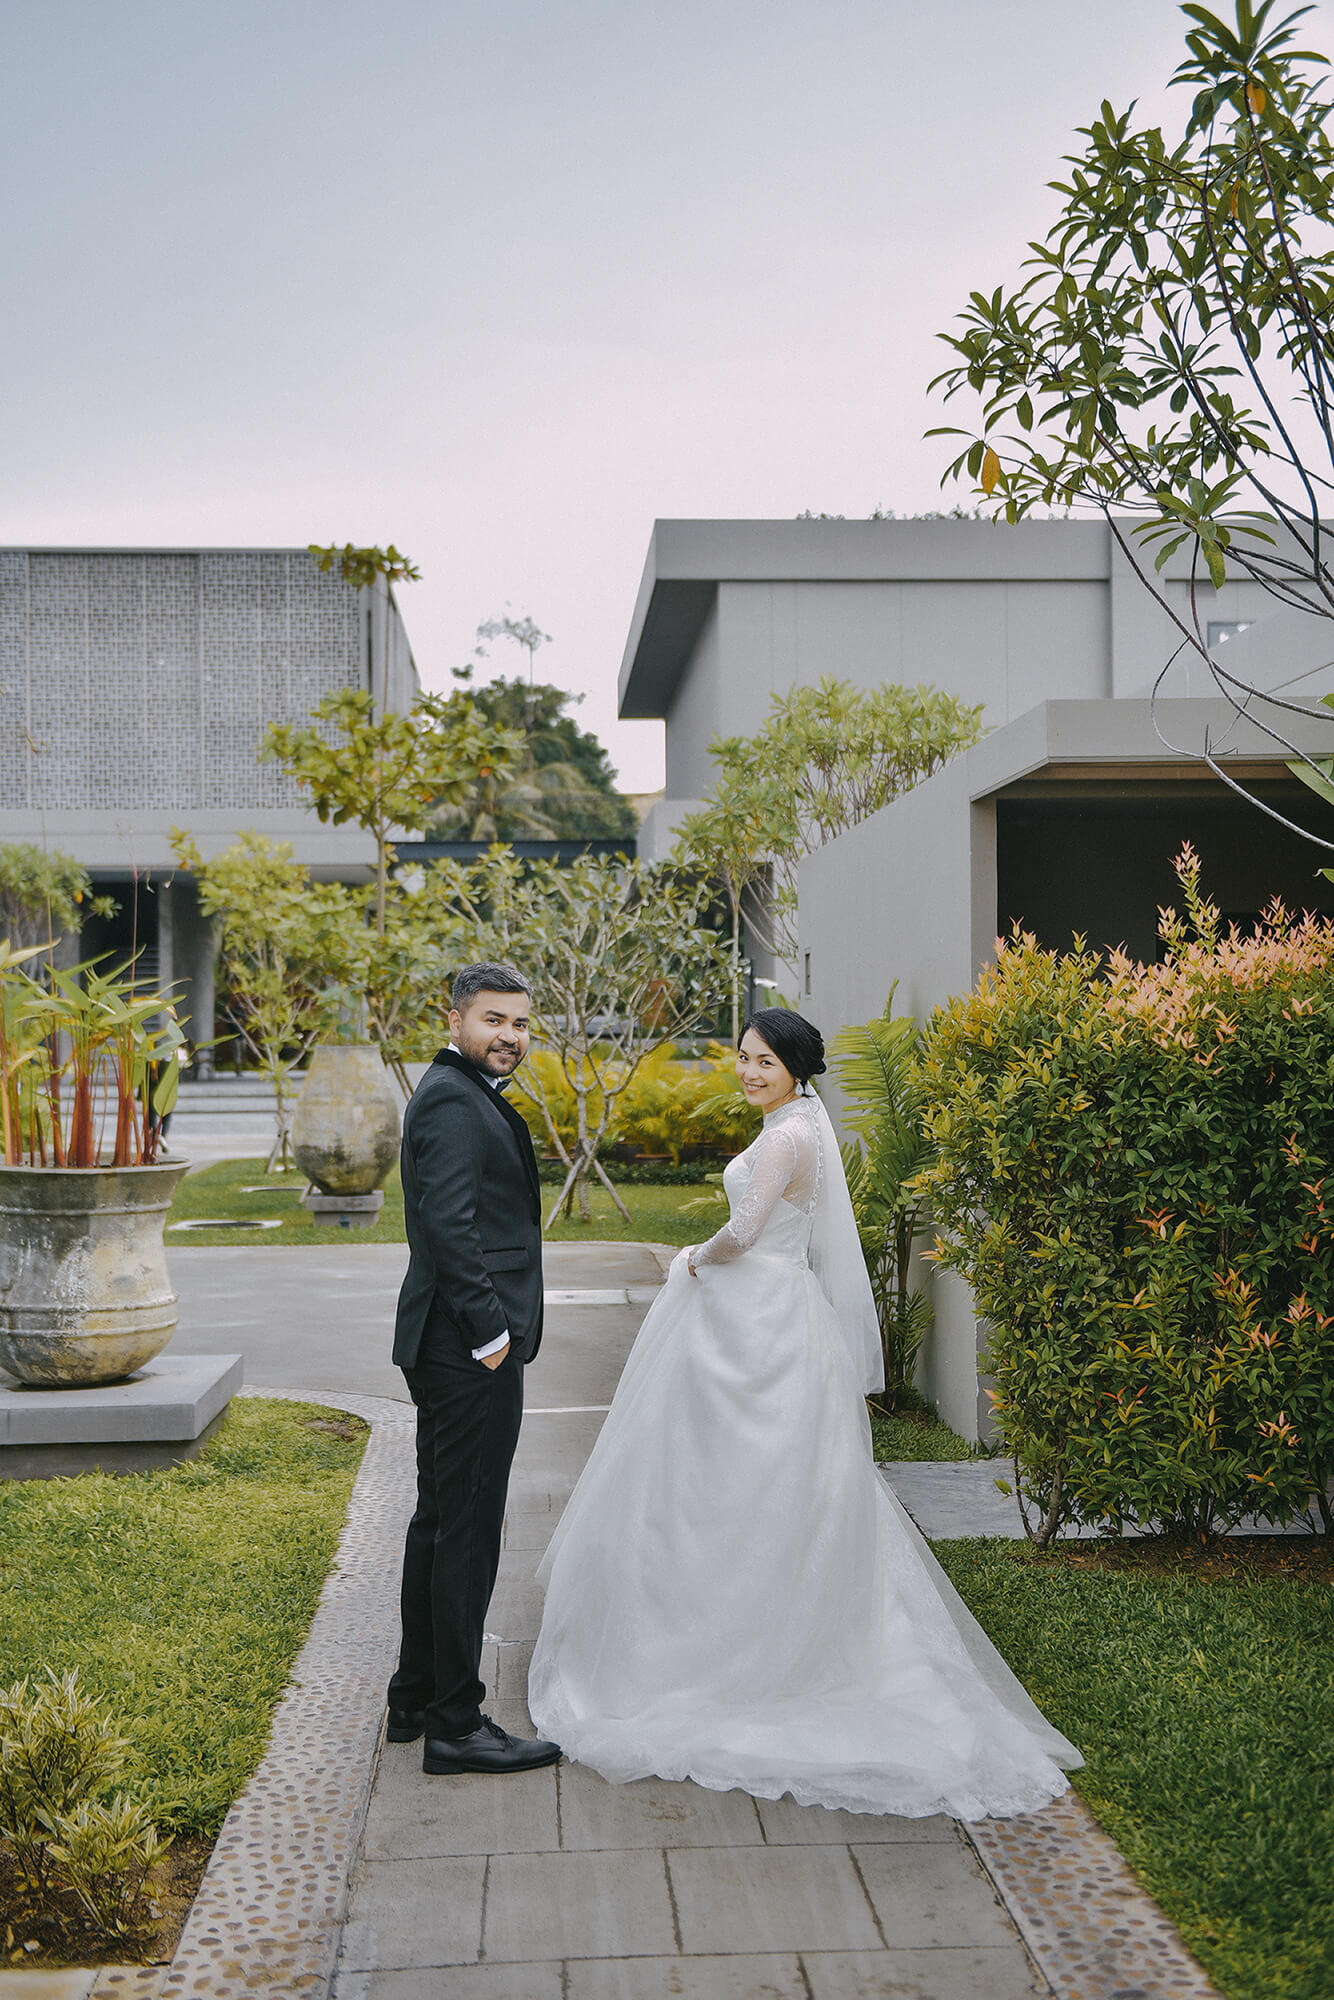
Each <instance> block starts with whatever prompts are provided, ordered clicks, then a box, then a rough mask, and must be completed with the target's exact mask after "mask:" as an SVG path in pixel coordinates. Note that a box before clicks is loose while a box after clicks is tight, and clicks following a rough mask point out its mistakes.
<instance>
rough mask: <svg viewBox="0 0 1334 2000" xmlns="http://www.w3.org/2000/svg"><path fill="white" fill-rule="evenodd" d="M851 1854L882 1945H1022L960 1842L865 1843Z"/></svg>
mask: <svg viewBox="0 0 1334 2000" xmlns="http://www.w3.org/2000/svg"><path fill="white" fill-rule="evenodd" d="M851 1853H852V1857H853V1859H854V1860H855V1861H856V1864H857V1867H858V1869H859V1871H860V1873H861V1878H862V1880H863V1882H864V1883H865V1884H866V1893H867V1895H868V1896H869V1897H870V1899H871V1903H872V1905H873V1907H874V1909H875V1913H876V1916H877V1917H878V1918H879V1920H880V1925H881V1928H882V1929H883V1931H884V1934H885V1941H886V1943H887V1944H889V1945H891V1946H894V1947H896V1948H898V1949H900V1950H903V1949H906V1948H914V1947H915V1948H920V1947H923V1946H932V1945H996V1946H1006V1945H1010V1946H1012V1947H1013V1949H1014V1950H1015V1951H1016V1952H1019V1951H1021V1950H1022V1946H1021V1945H1020V1943H1019V1933H1018V1931H1017V1930H1016V1929H1015V1927H1014V1925H1013V1923H1012V1922H1011V1921H1010V1918H1009V1916H1008V1915H1007V1914H1006V1911H1005V1908H1004V1906H1003V1905H1002V1903H1001V1900H1000V1898H999V1896H998V1895H997V1894H996V1891H995V1890H994V1889H993V1888H992V1886H991V1883H990V1882H989V1880H988V1879H987V1877H986V1876H985V1875H984V1874H983V1872H982V1869H981V1867H980V1866H979V1864H978V1862H977V1859H976V1857H975V1856H974V1855H973V1853H972V1852H971V1850H970V1849H968V1848H966V1847H965V1846H964V1845H963V1843H962V1842H961V1841H958V1840H956V1841H954V1842H952V1843H951V1844H950V1845H949V1846H945V1845H943V1844H939V1843H923V1844H922V1845H921V1846H920V1847H918V1846H906V1845H901V1844H900V1845H894V1844H889V1843H886V1844H883V1845H881V1846H878V1847H872V1846H870V1845H869V1844H868V1845H865V1846H861V1845H859V1846H857V1847H854V1848H852V1849H851Z"/></svg>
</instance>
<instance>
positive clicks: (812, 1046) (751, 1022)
mask: <svg viewBox="0 0 1334 2000" xmlns="http://www.w3.org/2000/svg"><path fill="white" fill-rule="evenodd" d="M746 1028H753V1029H754V1030H755V1032H756V1034H757V1035H758V1036H759V1038H760V1040H761V1041H762V1042H764V1043H765V1044H766V1045H767V1046H768V1047H769V1048H771V1049H772V1050H773V1052H774V1054H775V1055H776V1056H777V1057H778V1060H779V1062H780V1063H782V1065H783V1067H784V1069H789V1070H791V1072H792V1074H793V1076H794V1077H795V1078H796V1079H797V1082H798V1083H800V1084H807V1083H809V1082H810V1080H811V1078H812V1077H813V1076H823V1075H824V1070H825V1062H824V1037H823V1035H822V1034H821V1033H820V1030H819V1029H818V1028H817V1027H815V1026H814V1025H813V1024H812V1023H811V1022H810V1021H804V1020H803V1019H802V1017H801V1015H800V1014H794V1013H793V1012H792V1010H791V1008H790V1007H761V1008H760V1009H759V1010H758V1012H756V1013H754V1014H752V1015H750V1016H749V1018H748V1019H747V1022H746V1027H745V1028H743V1029H742V1030H741V1032H742V1034H743V1035H744V1034H745V1032H746ZM738 1046H739V1045H738Z"/></svg>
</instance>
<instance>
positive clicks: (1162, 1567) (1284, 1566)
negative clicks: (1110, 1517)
mask: <svg viewBox="0 0 1334 2000" xmlns="http://www.w3.org/2000/svg"><path fill="white" fill-rule="evenodd" d="M1016 1554H1017V1555H1018V1557H1019V1559H1020V1560H1021V1561H1025V1562H1031V1563H1036V1564H1045V1565H1048V1566H1050V1565H1052V1564H1059V1565H1061V1566H1063V1567H1064V1568H1066V1569H1091V1570H1095V1569H1104V1570H1124V1571H1130V1572H1132V1573H1133V1572H1135V1571H1139V1572H1140V1573H1142V1574H1143V1575H1146V1576H1156V1577H1165V1576H1179V1577H1187V1578H1193V1579H1194V1580H1195V1581H1197V1582H1201V1583H1266V1582H1277V1583H1319V1584H1334V1536H1328V1535H1228V1536H1227V1537H1226V1538H1223V1537H1219V1538H1218V1539H1216V1540H1214V1541H1210V1542H1203V1543H1200V1542H1182V1541H1175V1540H1169V1539H1168V1538H1167V1537H1166V1536H1162V1535H1146V1536H1145V1537H1143V1539H1141V1540H1135V1541H1129V1540H1128V1541H1124V1542H1119V1541H1118V1542H1073V1543H1072V1542H1066V1543H1062V1544H1060V1545H1059V1546H1058V1547H1056V1548H1054V1549H1049V1550H1048V1551H1047V1552H1046V1553H1045V1554H1041V1553H1039V1552H1038V1551H1037V1550H1034V1549H1022V1548H1020V1549H1017V1550H1016Z"/></svg>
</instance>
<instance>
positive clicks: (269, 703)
mask: <svg viewBox="0 0 1334 2000" xmlns="http://www.w3.org/2000/svg"><path fill="white" fill-rule="evenodd" d="M341 687H354V688H368V689H370V690H371V691H372V693H373V694H374V695H375V698H376V701H377V703H378V704H381V705H383V706H385V707H388V708H403V707H405V706H407V705H408V703H409V702H410V701H411V699H412V696H413V694H414V693H415V692H416V688H417V676H416V670H415V668H414V665H413V660H412V652H411V648H410V646H409V644H408V640H407V635H406V632H405V631H404V627H403V621H402V618H401V616H400V613H399V610H398V607H397V605H396V603H395V601H394V598H393V594H392V592H391V591H390V590H389V589H387V588H386V586H385V585H384V584H383V583H382V582H381V583H378V584H377V585H376V587H375V588H374V589H369V590H364V591H360V592H358V591H356V590H354V589H353V588H352V587H351V585H349V584H346V583H344V582H343V580H342V579H341V577H339V576H338V575H336V574H329V575H325V574H322V573H321V571H320V570H319V569H318V568H317V567H316V564H315V562H314V561H313V559H312V558H311V556H310V554H309V553H308V551H307V550H305V549H96V548H86V549H74V548H9V549H0V841H31V842H34V843H36V844H38V845H42V846H46V847H48V848H51V849H58V850H60V851H62V852H64V853H68V854H72V855H74V856H75V858H76V859H77V860H79V861H81V862H82V863H83V864H84V866H85V867H86V868H87V869H88V870H89V872H90V873H91V875H92V876H93V879H94V882H95V884H96V886H97V887H98V888H99V889H100V890H105V891H107V892H109V893H110V894H112V895H114V896H115V898H116V900H117V902H118V904H119V906H120V908H119V914H118V916H117V918H116V919H115V920H114V921H113V922H112V923H111V924H109V925H97V924H90V925H89V926H88V927H87V930H86V934H85V938H84V941H83V949H84V950H85V951H87V952H93V951H105V952H110V953H114V954H117V955H121V954H123V953H124V952H126V951H127V950H128V949H129V946H130V941H131V937H133V939H134V941H135V943H136V944H137V945H139V946H141V947H143V949H144V953H145V970H146V971H147V972H149V974H150V976H156V977H157V978H158V979H160V980H161V981H163V982H172V981H175V982H177V983H178V985H179V987H180V989H181V992H182V998H183V1011H184V1012H185V1013H186V1014H187V1015H188V1016H189V1017H190V1020H191V1031H192V1033H193V1034H194V1035H196V1036H197V1037H199V1038H200V1039H201V1040H203V1039H206V1038H207V1036H208V1035H210V1034H211V1033H212V1014H213V957H214V946H215V939H214V936H213V931H212V927H211V926H210V925H208V924H207V923H205V922H203V921H202V920H201V918H200V914H199V910H198V906H197V903H196V901H195V896H194V887H193V884H192V882H191V880H190V878H189V876H188V875H182V874H179V873H174V870H173V859H172V851H171V832H172V829H173V828H174V827H183V828H185V829H187V830H188V831H189V832H190V833H192V834H193V835H194V836H195V838H196V840H197V841H198V843H199V845H200V847H201V849H202V850H203V852H204V853H205V855H208V854H210V853H216V852H217V851H218V850H219V849H220V848H222V847H225V846H226V845H227V844H228V843H229V842H230V841H232V840H234V839H235V837H236V835H237V833H238V832H239V831H240V830H241V829H242V828H244V827H253V828H254V829H256V830H257V831H258V832H261V833H264V834H267V835H269V836H270V837H271V838H273V839H276V840H288V841H291V843H292V846H293V850H294V852H295V855H296V858H297V859H298V860H299V861H301V862H304V863H305V864H306V865H307V866H309V867H310V869H311V870H312V872H313V873H314V874H316V875H318V876H323V877H326V878H343V879H351V880H355V879H358V878H360V877H363V876H364V875H365V874H366V873H367V872H368V870H369V866H370V863H371V859H372V853H373V849H372V844H371V842H370V841H369V839H368V837H367V836H366V835H365V834H363V833H362V832H361V831H360V829H359V828H356V827H335V826H322V825H321V824H320V822H319V820H318V819H317V818H316V816H315V815H314V813H313V812H311V811H310V810H309V809H308V808H307V807H306V806H305V805H304V804H303V802H302V800H301V797H300V795H299V793H298V791H297V788H296V787H295V785H293V784H292V783H291V782H290V781H289V780H288V779H286V778H284V777H283V776H282V775H281V774H280V772H279V771H278V770H277V768H276V767H275V766H274V765H272V764H261V763H260V762H259V757H258V751H259V743H260V739H261V737H262V735H263V733H264V730H265V728H266V727H267V726H268V724H269V723H271V722H291V723H297V724H300V723H304V722H305V721H306V720H307V719H308V717H309V714H310V710H311V709H312V708H313V706H314V705H315V703H316V702H317V701H319V700H320V698H321V697H322V696H323V695H326V694H329V693H331V692H332V691H333V690H335V689H337V688H341Z"/></svg>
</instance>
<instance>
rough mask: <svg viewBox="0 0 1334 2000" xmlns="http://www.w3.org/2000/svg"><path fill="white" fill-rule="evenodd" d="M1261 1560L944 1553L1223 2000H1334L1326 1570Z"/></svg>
mask: <svg viewBox="0 0 1334 2000" xmlns="http://www.w3.org/2000/svg"><path fill="white" fill-rule="evenodd" d="M1252 1548H1253V1549H1254V1554H1253V1555H1252V1554H1250V1553H1249V1552H1248V1550H1247V1549H1246V1548H1245V1547H1242V1548H1241V1549H1234V1550H1231V1551H1228V1552H1226V1553H1224V1554H1223V1555H1221V1556H1217V1557H1212V1558H1211V1557H1201V1556H1192V1555H1191V1554H1190V1553H1189V1552H1184V1553H1179V1554H1171V1553H1166V1554H1165V1553H1164V1552H1163V1551H1162V1550H1161V1549H1160V1548H1158V1547H1155V1546H1153V1545H1141V1546H1140V1547H1138V1548H1136V1547H1135V1545H1133V1544H1128V1545H1125V1546H1124V1548H1123V1549H1122V1550H1120V1551H1103V1550H1100V1549H1098V1548H1096V1547H1093V1546H1090V1545H1089V1544H1085V1545H1083V1547H1082V1548H1080V1547H1078V1546H1076V1547H1074V1548H1067V1549H1063V1550H1061V1551H1059V1552H1056V1553H1054V1554H1053V1555H1050V1556H1046V1557H1043V1556H1039V1555H1036V1554H1035V1553H1034V1552H1033V1551H1031V1550H1029V1549H1028V1548H1027V1546H1026V1545H1023V1544H1015V1543H1007V1542H995V1541H973V1542H938V1543H936V1544H935V1551H936V1554H937V1556H938V1557H939V1559H940V1561H941V1562H942V1563H943V1564H944V1566H945V1568H946V1569H947V1570H948V1571H949V1573H950V1575H951V1577H952V1578H953V1580H954V1583H955V1585H956V1587H957V1588H958V1589H959V1590H960V1592H961V1593H962V1594H963V1596H964V1597H965V1598H966V1599H967V1601H968V1603H969V1605H970V1606H971V1608H972V1610H973V1611H974V1612H975V1614H976V1615H977V1616H978V1618H979V1619H980V1620H981V1621H982V1623H983V1625H984V1626H985V1627H986V1629H987V1630H988V1632H989V1633H990V1635H991V1637H992V1638H993V1639H994V1640H995V1642H996V1644H997V1645H998V1646H999V1647H1000V1649H1001V1651H1002V1652H1003V1653H1004V1654H1005V1657H1006V1658H1007V1659H1008V1660H1009V1662H1010V1665H1011V1666H1012V1667H1013V1668H1014V1669H1015V1671H1016V1673H1017V1674H1018V1675H1019V1677H1020V1678H1021V1680H1022V1681H1023V1682H1024V1684H1025V1685H1026V1687H1027V1688H1028V1689H1029V1691H1030V1693H1031V1694H1032V1695H1033V1696H1034V1697H1035V1699H1036V1700H1037V1701H1038V1702H1039V1703H1040V1704H1041V1706H1042V1708H1043V1709H1044V1710H1045V1712H1046V1713H1047V1714H1048V1715H1049V1716H1050V1718H1051V1719H1052V1721H1053V1722H1054V1723H1056V1725H1057V1726H1058V1728H1060V1729H1062V1730H1064V1731H1065V1733H1066V1734H1067V1735H1068V1736H1069V1737H1070V1738H1071V1740H1072V1741H1073V1742H1075V1743H1076V1744H1078V1746H1079V1748H1080V1749H1081V1750H1082V1751H1083V1753H1084V1755H1085V1757H1086V1759H1087V1763H1086V1765H1085V1768H1084V1769H1083V1770H1082V1771H1081V1772H1079V1773H1078V1774H1077V1775H1076V1783H1077V1785H1078V1787H1079V1790H1080V1792H1081V1793H1082V1795H1083V1796H1084V1798H1085V1799H1086V1800H1087V1802H1088V1804H1089V1805H1090V1806H1091V1807H1092V1808H1093V1810H1094V1812H1095V1813H1096V1814H1097V1815H1098V1818H1099V1819H1100V1820H1101V1821H1102V1823H1103V1825H1104V1826H1105V1827H1106V1828H1107V1831H1108V1832H1109V1833H1110V1834H1111V1835H1112V1836H1113V1838H1114V1839H1115V1840H1116V1841H1117V1843H1118V1845H1119V1846H1120V1847H1121V1849H1122V1851H1123V1853H1124V1854H1125V1855H1126V1856H1127V1858H1128V1859H1129V1861H1130V1862H1131V1863H1132V1865H1133V1866H1134V1867H1135V1869H1136V1870H1137V1871H1138V1873H1139V1874H1140V1875H1141V1877H1142V1878H1143V1880H1144V1882H1145V1884H1146V1885H1147V1887H1148V1888H1149V1889H1150V1890H1151V1892H1152V1893H1153V1894H1154V1895H1155V1896H1156V1897H1157V1898H1158V1900H1159V1902H1160V1903H1161V1904H1162V1905H1163V1907H1164V1908H1165V1909H1166V1910H1167V1912H1168V1914H1169V1915H1170V1916H1171V1918H1172V1920H1173V1921H1174V1923H1176V1924H1177V1926H1178V1928H1179V1929H1180V1930H1181V1933H1182V1935H1183V1936H1184V1938H1185V1939H1186V1942H1187V1944H1188V1945H1189V1946H1190V1948H1191V1950H1192V1951H1194V1952H1195V1954H1196V1955H1197V1957H1198V1958H1199V1959H1200V1961H1201V1963H1202V1964H1203V1965H1204V1966H1205V1967H1206V1969H1207V1970H1208V1971H1209V1973H1210V1974H1211V1976H1212V1977H1213V1979H1214V1980H1215V1982H1216V1983H1217V1984H1218V1986H1219V1987H1220V1988H1221V1990H1222V1991H1223V1992H1224V1993H1225V1994H1226V1995H1227V1996H1228V2000H1330V1995H1331V1994H1334V1898H1331V1896H1330V1893H1329V1857H1330V1853H1331V1851H1332V1850H1334V1778H1332V1777H1331V1770H1332V1768H1334V1761H1332V1760H1331V1754H1330V1744H1331V1742H1334V1587H1332V1586H1334V1552H1331V1551H1329V1550H1327V1549H1326V1548H1325V1547H1324V1546H1323V1545H1322V1544H1321V1543H1318V1542H1317V1543H1312V1542H1307V1541H1303V1542H1302V1543H1300V1544H1292V1543H1289V1544H1287V1546H1286V1547H1284V1546H1283V1545H1275V1544H1273V1543H1271V1544H1269V1545H1268V1547H1265V1548H1255V1547H1254V1545H1252ZM1280 1564H1283V1565H1286V1567H1284V1568H1280V1567H1279V1565H1280Z"/></svg>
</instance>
